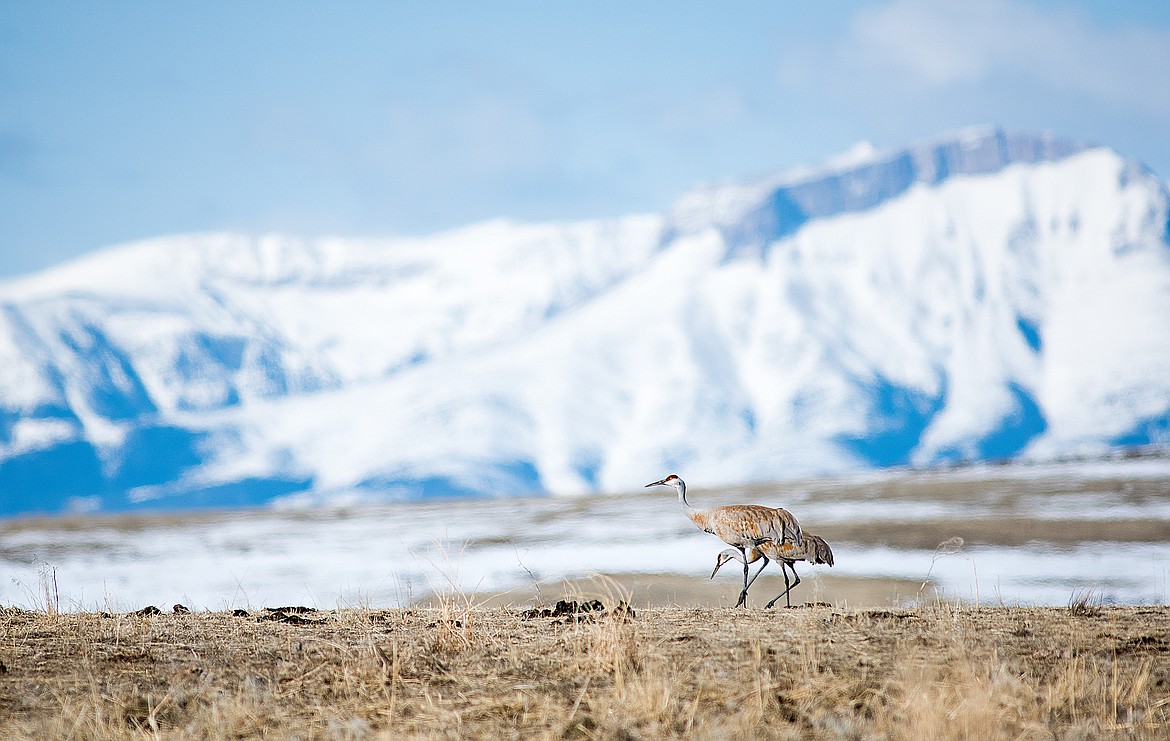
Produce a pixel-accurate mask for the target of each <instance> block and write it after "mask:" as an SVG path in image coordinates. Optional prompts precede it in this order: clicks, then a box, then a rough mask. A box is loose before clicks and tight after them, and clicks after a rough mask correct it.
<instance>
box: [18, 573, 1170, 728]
mask: <svg viewBox="0 0 1170 741" xmlns="http://www.w3.org/2000/svg"><path fill="white" fill-rule="evenodd" d="M607 606H612V605H607ZM1099 610H1100V611H1099V613H1097V614H1095V615H1091V616H1090V615H1083V614H1074V611H1072V610H1069V609H1063V608H1053V609H1041V608H971V607H967V606H964V605H959V604H947V603H942V602H936V603H933V604H929V605H925V606H923V607H918V608H911V609H903V610H850V609H842V608H821V607H817V608H801V609H792V610H768V611H763V610H746V611H745V610H733V609H728V608H717V609H708V608H695V609H682V608H657V609H648V610H641V611H639V612H638V614H637V615H636V616H634V617H633V618H632V619H631V618H629V617H628V616H621V615H614V614H612V613H611V612H609V611H607V612H606V613H604V614H602V613H593V612H588V613H580V614H566V615H562V616H560V617H555V618H554V617H551V616H534V615H535V613H524V612H523V611H520V610H514V609H499V608H490V609H489V608H485V607H481V606H478V605H476V604H475V602H474V600H470V599H466V598H465V597H463V596H461V595H458V596H453V597H452V598H451V599H450V600H449V601H448V602H446V603H439V604H437V605H435V606H433V607H428V608H415V609H405V610H370V609H361V610H354V609H347V610H339V611H330V612H316V613H308V614H306V615H305V619H304V621H303V622H291V623H290V622H281V621H279V620H276V619H273V618H272V617H271V615H269V617H266V616H265V613H257V614H253V615H249V616H247V617H242V616H233V615H230V614H226V613H192V614H186V615H177V614H170V613H163V614H160V615H150V616H139V615H116V616H111V617H101V616H98V615H93V614H76V613H72V614H71V613H63V614H59V615H57V616H55V617H54V616H50V615H49V614H48V613H47V612H28V611H23V610H16V609H11V608H4V609H0V738H5V739H9V738H10V739H43V738H54V739H57V738H60V739H96V740H99V741H113V740H115V739H213V740H218V739H241V738H303V739H399V738H405V739H426V740H433V739H447V738H505V739H506V738H516V739H562V738H581V739H599V738H622V739H635V738H688V739H692V738H693V739H720V738H731V737H752V738H775V739H796V738H879V739H901V738H939V739H949V738H1005V739H1006V738H1023V739H1030V738H1053V737H1058V738H1066V737H1067V738H1078V737H1080V738H1108V737H1124V738H1139V739H1142V738H1165V737H1166V736H1167V728H1170V726H1168V725H1167V724H1168V723H1170V608H1164V607H1159V608H1118V607H1100V608H1099ZM526 615H527V616H526Z"/></svg>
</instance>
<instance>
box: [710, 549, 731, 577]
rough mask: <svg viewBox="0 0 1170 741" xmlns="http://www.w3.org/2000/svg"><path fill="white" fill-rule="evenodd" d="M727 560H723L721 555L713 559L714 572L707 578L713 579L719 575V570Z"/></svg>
mask: <svg viewBox="0 0 1170 741" xmlns="http://www.w3.org/2000/svg"><path fill="white" fill-rule="evenodd" d="M727 560H728V559H726V558H724V557H723V556H722V555H720V556H717V557H716V558H715V570H714V571H712V572H711V576H710V577H709V578H711V579H714V578H715V575H716V574H718V573H719V569H721V568H723V564H725V563H727Z"/></svg>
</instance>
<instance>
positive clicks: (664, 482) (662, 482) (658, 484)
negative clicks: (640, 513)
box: [642, 479, 666, 489]
mask: <svg viewBox="0 0 1170 741" xmlns="http://www.w3.org/2000/svg"><path fill="white" fill-rule="evenodd" d="M651 486H666V479H663V480H661V481H655V482H654V483H653V484H646V485H645V486H643V487H642V488H643V489H649V488H650V487H651Z"/></svg>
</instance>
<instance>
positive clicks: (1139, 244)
mask: <svg viewBox="0 0 1170 741" xmlns="http://www.w3.org/2000/svg"><path fill="white" fill-rule="evenodd" d="M1168 216H1170V195H1168V193H1167V189H1166V186H1165V184H1164V183H1163V182H1162V181H1160V180H1159V179H1158V178H1157V177H1156V176H1155V175H1153V174H1152V173H1150V172H1149V171H1147V170H1146V169H1144V168H1143V167H1142V166H1141V165H1139V164H1138V163H1136V162H1133V161H1130V160H1127V159H1125V158H1124V157H1122V156H1120V155H1118V154H1117V153H1115V152H1113V151H1111V150H1109V149H1107V148H1104V147H1098V146H1091V145H1087V144H1082V143H1076V142H1069V141H1064V140H1061V139H1058V138H1055V137H1051V136H1030V135H1022V134H1012V133H1006V132H1004V131H1001V130H997V129H979V130H968V131H963V132H960V133H958V134H955V135H951V136H946V137H943V138H940V139H939V140H937V141H933V142H929V143H926V144H922V145H917V146H914V147H911V148H908V149H906V150H903V151H897V152H887V153H879V152H875V151H872V149H869V150H867V149H864V148H863V149H857V150H855V151H853V152H851V153H850V154H849V155H848V156H846V157H843V158H839V159H837V160H835V161H831V162H829V163H826V164H825V165H823V166H821V167H816V168H806V169H804V170H802V171H798V172H790V173H787V174H784V175H781V176H778V177H775V178H770V179H767V180H765V181H761V182H757V183H750V184H735V185H725V186H718V187H710V188H705V189H702V190H699V191H696V192H694V193H690V194H688V195H686V196H684V197H683V198H682V199H680V200H679V201H678V203H677V204H676V206H675V207H674V208H673V209H672V210H671V211H670V212H669V213H666V214H663V215H646V216H633V217H628V218H624V219H617V220H610V221H590V222H582V223H570V224H556V223H550V224H516V223H510V222H505V221H493V222H488V223H484V224H478V225H475V226H471V227H468V228H466V229H461V230H458V231H454V232H450V233H445V234H439V235H436V236H433V237H429V238H420V239H387V240H356V239H340V238H338V239H322V240H316V241H304V240H300V239H296V238H293V237H287V236H262V237H250V236H242V235H233V234H198V235H190V236H181V237H168V238H161V239H157V240H152V241H149V242H143V243H138V244H132V245H127V246H122V247H115V248H111V249H107V250H104V251H101V252H98V253H94V254H92V255H90V256H88V257H85V258H83V259H79V260H76V261H73V262H70V263H68V264H65V265H62V266H59V267H57V268H55V269H52V270H49V271H46V272H44V273H40V274H37V275H33V276H30V277H27V278H22V279H18V280H14V281H9V282H7V283H3V284H0V513H13V512H28V511H59V510H63V509H68V508H90V509H92V508H100V509H125V508H129V507H193V506H206V505H221V504H257V503H263V502H267V501H271V500H273V499H276V498H285V497H290V496H296V497H302V498H308V499H314V498H330V497H362V496H369V497H412V496H418V497H431V496H445V495H463V494H487V495H510V494H519V493H530V492H543V491H548V492H553V493H583V492H590V491H599V490H620V489H628V488H631V487H634V486H637V485H639V484H641V483H644V482H645V481H650V480H653V479H656V478H660V477H661V476H662V475H664V474H665V473H668V472H670V471H677V472H679V473H680V474H682V475H684V476H685V477H686V478H687V479H688V481H691V482H693V483H696V484H719V483H736V482H743V481H749V480H763V479H775V478H787V477H792V476H797V475H806V474H814V473H822V472H841V471H845V470H850V469H857V468H864V467H880V466H891V465H923V466H926V465H935V464H942V463H952V462H962V461H974V460H986V459H1000V458H1009V457H1020V456H1023V457H1029V458H1034V459H1046V458H1054V457H1059V456H1067V455H1092V454H1099V453H1104V452H1108V451H1109V450H1111V449H1114V448H1117V447H1125V446H1133V445H1145V444H1150V443H1164V442H1166V441H1167V438H1168V428H1170V234H1168V231H1170V222H1168Z"/></svg>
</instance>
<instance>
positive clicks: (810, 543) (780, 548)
mask: <svg viewBox="0 0 1170 741" xmlns="http://www.w3.org/2000/svg"><path fill="white" fill-rule="evenodd" d="M802 540H803V543H802V544H801V545H796V544H795V543H783V544H777V543H774V542H772V541H770V540H769V541H765V542H763V543H760V544H759V545H757V546H755V547H754V548H752V549H750V550H749V551H748V552H747V560H746V561H744V555H743V554H742V553H741V552H740V551H737V550H736V549H734V548H728V549H727V550H725V551H723V552H721V553H720V554H719V555H718V556H716V557H715V570H714V571H712V572H711V578H712V579H714V578H715V574H716V573H718V571H719V569H721V568H722V567H723V564H725V563H727V562H728V561H730V560H731V559H733V558H734V559H735V560H737V561H744V565H743V566H744V568H745V569H746V568H747V565H748V564H750V563H755V562H756V561H758V560H760V559H761V558H762V559H764V565H763V566H761V567H760V570H759V571H757V572H756V575H755V576H753V577H752V578H751V581H749V582H748V583H747V586H746V587H744V590H743V595H742V596H741V599H746V598H747V589H748V587H750V586H751V585H752V584H754V583H755V581H756V577H758V576H759V575H760V572H761V571H763V570H764V566H767V565H768V559H772V560H773V561H779V562H780V573H781V574H783V575H784V591H783V592H781V593H780V594H778V595H776V597H775V598H774V599H773V600H772V601H771V602H769V603H768V604H766V605H764V609H767V608H769V607H771V606H772V605H774V604H776V602H777V600H779V599H780V598H781V597H784V598H785V602H786V603H787V605H788V606H789V607H792V599H791V598H790V597H789V596H788V593H789V592H791V591H792V590H793V589H795V588H796V585H797V584H800V575H799V574H797V573H796V562H797V561H808V562H809V563H811V564H813V565H816V564H822V563H823V564H826V565H828V566H832V565H833V549H832V548H830V547H829V544H828V543H826V542H825V539H824V538H822V537H820V536H819V535H813V534H812V533H804V534H803V539H802ZM787 569H791V570H792V576H793V577H795V579H796V581H794V582H792V584H789V583H788V571H787ZM736 606H737V607H738V605H736Z"/></svg>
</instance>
